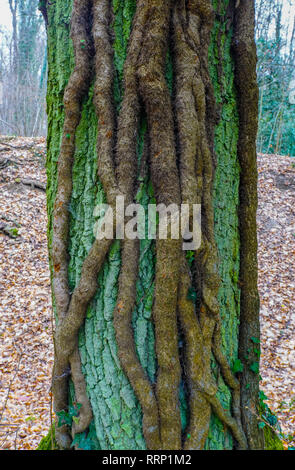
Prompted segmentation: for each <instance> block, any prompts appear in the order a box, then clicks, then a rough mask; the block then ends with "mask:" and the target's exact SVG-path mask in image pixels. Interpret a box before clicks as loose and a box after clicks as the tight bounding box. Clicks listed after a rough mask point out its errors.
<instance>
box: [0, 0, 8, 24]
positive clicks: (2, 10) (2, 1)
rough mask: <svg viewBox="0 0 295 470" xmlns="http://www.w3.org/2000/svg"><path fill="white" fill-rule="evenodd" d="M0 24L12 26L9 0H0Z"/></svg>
mask: <svg viewBox="0 0 295 470" xmlns="http://www.w3.org/2000/svg"><path fill="white" fill-rule="evenodd" d="M0 25H1V26H5V27H6V28H9V29H10V28H11V14H10V10H9V3H8V0H0Z"/></svg>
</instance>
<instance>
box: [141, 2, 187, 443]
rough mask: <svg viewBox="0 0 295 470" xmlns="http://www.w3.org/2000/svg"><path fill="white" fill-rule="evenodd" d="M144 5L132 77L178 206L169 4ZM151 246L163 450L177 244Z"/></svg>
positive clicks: (172, 439) (157, 164)
mask: <svg viewBox="0 0 295 470" xmlns="http://www.w3.org/2000/svg"><path fill="white" fill-rule="evenodd" d="M147 4H148V7H149V12H148V14H149V18H148V22H147V27H146V28H145V32H144V33H145V34H144V48H142V50H141V55H140V58H139V63H138V70H137V76H138V82H139V90H140V94H141V98H142V100H143V103H144V108H145V112H146V116H147V122H148V131H149V140H150V168H151V180H152V183H153V187H154V190H155V195H156V200H157V203H158V204H159V203H163V204H165V205H166V206H169V205H170V204H171V203H174V204H177V205H178V207H180V184H179V176H178V169H177V166H176V151H175V140H174V123H173V114H172V105H171V99H170V96H169V91H168V87H167V83H166V80H165V59H166V52H167V44H168V32H169V25H170V17H171V6H172V3H171V2H170V1H167V0H164V1H162V2H158V1H155V0H149V1H148V2H147ZM156 249H157V261H156V280H155V298H154V306H153V318H154V324H155V336H156V354H157V361H158V374H157V383H156V396H157V401H158V407H159V420H160V437H161V445H162V449H180V448H181V423H180V411H179V396H178V393H179V383H180V376H181V371H180V361H179V351H178V330H177V314H176V307H177V287H178V276H179V259H180V243H179V240H172V239H171V238H170V239H169V238H168V239H167V240H158V241H157V246H156Z"/></svg>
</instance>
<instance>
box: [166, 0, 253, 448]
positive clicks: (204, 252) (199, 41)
mask: <svg viewBox="0 0 295 470" xmlns="http://www.w3.org/2000/svg"><path fill="white" fill-rule="evenodd" d="M208 4H209V3H208V2H200V1H192V2H190V3H189V6H187V7H186V4H185V2H180V3H179V4H178V5H175V7H174V15H173V24H174V35H175V41H174V42H175V63H176V70H177V79H176V109H177V115H178V117H177V120H178V139H179V142H180V171H181V182H182V198H183V200H185V201H197V202H199V203H200V201H202V232H203V233H202V237H203V241H202V246H201V249H200V250H198V252H197V253H196V263H197V273H198V285H197V292H198V294H199V295H200V300H201V310H200V324H198V320H197V317H196V314H195V312H194V308H193V304H192V303H191V305H190V302H189V301H188V300H187V299H186V296H187V292H188V289H189V287H190V284H191V281H190V278H189V275H188V273H186V272H185V269H187V268H186V267H185V266H183V267H182V270H183V272H182V276H181V285H180V292H179V295H180V298H179V315H180V323H181V325H182V328H183V330H184V334H185V339H186V357H187V364H186V368H187V375H188V382H189V384H190V410H191V418H190V426H189V433H188V435H189V436H190V438H189V439H186V441H185V448H190V449H193V448H197V449H199V448H202V447H203V446H204V444H205V440H206V436H207V433H208V429H209V421H210V410H209V408H210V407H212V409H213V411H214V412H215V414H216V415H217V416H218V417H219V418H220V419H221V421H222V422H223V423H224V424H225V425H226V426H227V427H229V429H230V430H231V432H232V435H233V436H234V438H235V440H236V441H237V443H238V446H239V448H246V447H247V441H246V439H245V436H244V433H243V429H242V426H241V416H240V394H239V383H238V381H237V380H236V379H235V377H234V376H233V374H232V372H231V370H230V367H229V365H228V363H227V360H226V358H225V356H224V355H223V353H222V350H221V341H220V337H221V333H220V318H219V303H218V291H219V285H220V280H219V274H218V253H217V248H216V244H215V239H214V212H213V197H212V182H213V179H214V160H213V154H212V145H210V142H211V139H212V136H213V129H214V125H215V121H214V113H212V109H214V100H213V98H212V85H211V83H210V77H209V72H208V65H207V62H208V60H207V59H208V46H209V40H210V26H211V27H212V10H211V8H209V7H208V8H206V5H207V6H208ZM205 19H206V21H204V20H205ZM208 115H211V117H210V119H209V120H208ZM212 116H213V118H212ZM198 150H199V155H198ZM194 170H195V171H194ZM200 173H201V175H200ZM200 176H201V178H200ZM196 189H197V194H196V193H194V192H195V191H196ZM194 194H195V195H194ZM194 203H195V202H194ZM184 263H185V260H184ZM192 332H194V333H192ZM212 349H213V351H214V353H215V357H216V360H217V362H218V364H219V365H220V367H221V372H222V374H223V377H224V380H225V383H226V384H227V385H228V386H229V387H230V388H231V389H232V391H233V414H234V418H232V417H230V416H228V415H227V414H226V413H225V412H224V411H223V409H222V407H221V405H220V403H219V401H218V400H217V398H216V397H215V393H214V392H213V390H214V386H213V384H212V377H211V368H210V359H211V350H212ZM200 358H203V360H201V359H200ZM192 364H193V365H194V366H192ZM205 403H207V404H206V405H205ZM203 409H204V410H207V412H206V413H203Z"/></svg>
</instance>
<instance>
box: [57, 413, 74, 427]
mask: <svg viewBox="0 0 295 470" xmlns="http://www.w3.org/2000/svg"><path fill="white" fill-rule="evenodd" d="M56 414H57V416H58V418H59V419H58V424H57V425H58V427H61V426H64V425H65V424H67V425H68V426H71V425H72V417H71V416H70V415H69V413H66V412H65V411H64V410H62V411H58V412H57V413H56Z"/></svg>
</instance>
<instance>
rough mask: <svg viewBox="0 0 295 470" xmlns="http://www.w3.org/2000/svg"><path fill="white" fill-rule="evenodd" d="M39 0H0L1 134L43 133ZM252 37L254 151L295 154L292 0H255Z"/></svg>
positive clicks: (43, 67) (43, 40) (43, 53)
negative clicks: (256, 98)
mask: <svg viewBox="0 0 295 470" xmlns="http://www.w3.org/2000/svg"><path fill="white" fill-rule="evenodd" d="M39 3H40V2H39V0H1V1H0V12H1V13H2V11H1V7H2V6H3V7H5V6H6V9H7V11H8V8H7V4H8V6H9V11H10V15H9V16H10V18H9V20H10V23H11V25H10V26H9V25H7V19H6V26H4V25H3V24H2V23H3V22H2V21H1V17H0V134H2V135H16V136H31V137H34V136H45V135H46V104H45V101H46V74H47V70H46V30H45V26H44V21H43V19H42V15H41V13H40V12H39V10H38V7H39ZM292 3H293V5H292ZM5 4H6V5H5ZM9 11H8V13H9ZM1 24H2V26H1ZM256 40H257V52H258V66H257V72H258V83H259V89H260V103H259V134H258V141H257V150H258V152H260V153H266V154H281V155H288V156H295V6H294V2H293V1H292V0H271V1H270V0H256ZM1 89H2V91H1Z"/></svg>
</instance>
